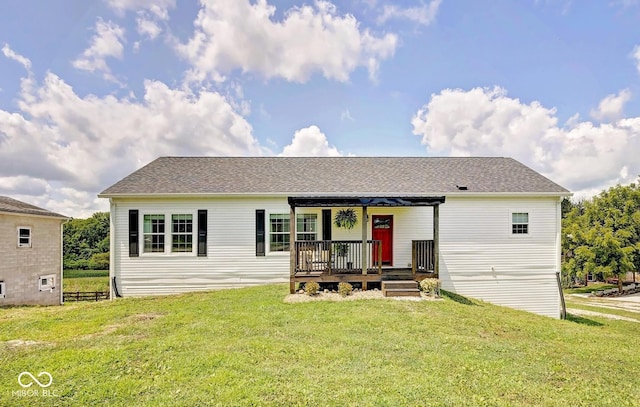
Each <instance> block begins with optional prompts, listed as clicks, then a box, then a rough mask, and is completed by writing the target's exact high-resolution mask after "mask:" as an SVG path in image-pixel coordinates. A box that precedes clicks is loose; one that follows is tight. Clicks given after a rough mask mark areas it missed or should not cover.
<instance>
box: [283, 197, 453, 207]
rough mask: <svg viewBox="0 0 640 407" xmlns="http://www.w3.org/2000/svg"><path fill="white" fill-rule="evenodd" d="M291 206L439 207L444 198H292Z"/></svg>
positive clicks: (290, 200) (290, 199) (290, 198)
mask: <svg viewBox="0 0 640 407" xmlns="http://www.w3.org/2000/svg"><path fill="white" fill-rule="evenodd" d="M288 200H289V206H291V207H292V208H300V207H314V208H317V207H337V206H342V207H350V206H358V207H362V206H367V207H374V206H438V205H440V204H443V203H444V200H445V197H444V196H367V197H363V196H290V197H289V198H288Z"/></svg>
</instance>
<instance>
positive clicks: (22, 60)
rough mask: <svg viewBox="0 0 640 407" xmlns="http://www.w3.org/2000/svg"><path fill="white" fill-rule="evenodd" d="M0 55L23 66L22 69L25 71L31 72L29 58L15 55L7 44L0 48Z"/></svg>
mask: <svg viewBox="0 0 640 407" xmlns="http://www.w3.org/2000/svg"><path fill="white" fill-rule="evenodd" d="M2 53H3V54H4V56H5V57H7V58H9V59H11V60H13V61H16V62H17V63H19V64H20V65H22V66H24V69H26V70H27V71H31V61H30V60H29V58H26V57H24V56H22V55H20V54H18V53H16V52H15V51H14V50H12V49H11V47H9V44H4V46H3V47H2Z"/></svg>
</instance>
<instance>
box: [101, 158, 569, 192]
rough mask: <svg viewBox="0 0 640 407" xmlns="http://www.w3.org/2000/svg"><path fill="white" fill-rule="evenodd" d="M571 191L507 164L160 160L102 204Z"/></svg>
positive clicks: (382, 160)
mask: <svg viewBox="0 0 640 407" xmlns="http://www.w3.org/2000/svg"><path fill="white" fill-rule="evenodd" d="M457 186H466V187H467V188H468V189H467V191H468V192H469V193H551V194H558V195H567V194H569V191H568V190H566V189H565V188H563V187H561V186H560V185H558V184H556V183H555V182H553V181H551V180H549V179H548V178H546V177H544V176H542V175H541V174H539V173H537V172H536V171H534V170H532V169H530V168H529V167H527V166H525V165H523V164H521V163H520V162H518V161H516V160H514V159H512V158H504V157H160V158H158V159H156V160H155V161H153V162H151V163H149V164H147V165H146V166H145V167H142V168H140V169H139V170H137V171H135V172H133V173H132V174H131V175H129V176H127V177H125V178H123V179H122V180H120V181H119V182H117V183H115V184H114V185H112V186H110V187H109V188H107V189H105V190H104V191H103V192H102V193H101V194H100V196H102V197H110V196H118V195H147V194H150V195H154V194H159V195H161V194H185V195H191V194H194V195H195V194H245V193H248V194H298V195H302V194H312V195H331V194H335V195H342V194H361V195H424V194H446V193H452V192H460V190H459V189H458V188H457Z"/></svg>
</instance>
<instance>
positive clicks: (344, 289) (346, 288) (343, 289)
mask: <svg viewBox="0 0 640 407" xmlns="http://www.w3.org/2000/svg"><path fill="white" fill-rule="evenodd" d="M351 292H353V286H352V285H351V284H349V283H340V284H338V293H339V294H340V295H341V296H343V297H346V296H347V295H351Z"/></svg>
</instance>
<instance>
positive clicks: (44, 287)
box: [38, 274, 56, 291]
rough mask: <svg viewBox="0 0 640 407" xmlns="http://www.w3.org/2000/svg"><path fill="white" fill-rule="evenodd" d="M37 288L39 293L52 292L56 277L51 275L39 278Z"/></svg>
mask: <svg viewBox="0 0 640 407" xmlns="http://www.w3.org/2000/svg"><path fill="white" fill-rule="evenodd" d="M38 288H39V289H40V291H53V289H54V288H56V277H55V276H54V275H53V274H50V275H48V276H40V278H39V279H38Z"/></svg>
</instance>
